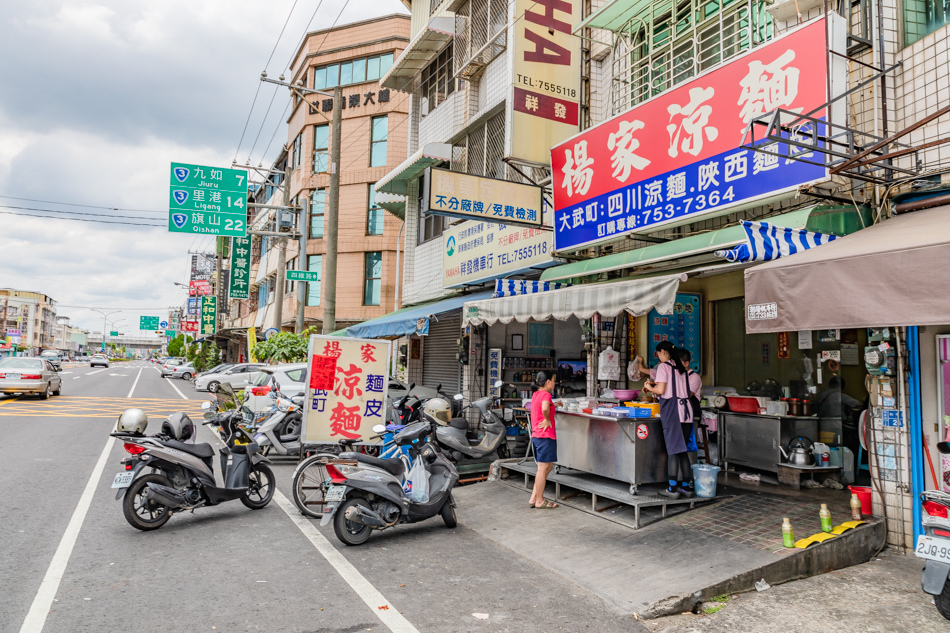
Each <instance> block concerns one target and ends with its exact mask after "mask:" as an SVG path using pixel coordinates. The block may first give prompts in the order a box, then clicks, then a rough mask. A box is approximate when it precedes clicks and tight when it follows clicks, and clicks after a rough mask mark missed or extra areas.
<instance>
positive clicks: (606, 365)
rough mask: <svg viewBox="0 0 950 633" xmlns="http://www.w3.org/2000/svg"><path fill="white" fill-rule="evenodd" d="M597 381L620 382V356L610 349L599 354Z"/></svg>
mask: <svg viewBox="0 0 950 633" xmlns="http://www.w3.org/2000/svg"><path fill="white" fill-rule="evenodd" d="M597 380H620V354H619V353H617V352H616V351H614V349H613V348H612V347H608V348H607V349H605V350H604V351H602V352H601V353H600V357H599V362H598V364H597Z"/></svg>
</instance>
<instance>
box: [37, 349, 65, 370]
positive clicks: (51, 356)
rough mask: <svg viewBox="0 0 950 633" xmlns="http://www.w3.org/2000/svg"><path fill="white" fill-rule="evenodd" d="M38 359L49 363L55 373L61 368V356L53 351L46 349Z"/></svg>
mask: <svg viewBox="0 0 950 633" xmlns="http://www.w3.org/2000/svg"><path fill="white" fill-rule="evenodd" d="M40 358H42V359H44V360H46V361H48V362H49V364H50V365H52V366H53V368H54V369H55V370H56V371H59V370H60V369H62V368H63V355H62V353H61V352H58V351H56V350H55V349H48V350H46V351H44V352H43V353H41V354H40Z"/></svg>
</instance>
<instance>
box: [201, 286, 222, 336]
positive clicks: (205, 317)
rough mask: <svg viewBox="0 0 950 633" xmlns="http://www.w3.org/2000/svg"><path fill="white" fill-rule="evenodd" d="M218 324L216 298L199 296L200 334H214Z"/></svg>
mask: <svg viewBox="0 0 950 633" xmlns="http://www.w3.org/2000/svg"><path fill="white" fill-rule="evenodd" d="M217 325H218V298H217V297H213V296H210V295H209V296H207V297H202V298H201V330H200V333H201V334H214V332H215V329H217Z"/></svg>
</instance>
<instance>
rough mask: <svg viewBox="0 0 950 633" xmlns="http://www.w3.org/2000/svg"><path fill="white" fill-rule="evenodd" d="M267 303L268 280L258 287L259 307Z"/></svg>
mask: <svg viewBox="0 0 950 633" xmlns="http://www.w3.org/2000/svg"><path fill="white" fill-rule="evenodd" d="M266 305H267V280H264V282H263V283H262V284H261V285H260V286H258V287H257V307H258V309H260V308H263V307H264V306H266Z"/></svg>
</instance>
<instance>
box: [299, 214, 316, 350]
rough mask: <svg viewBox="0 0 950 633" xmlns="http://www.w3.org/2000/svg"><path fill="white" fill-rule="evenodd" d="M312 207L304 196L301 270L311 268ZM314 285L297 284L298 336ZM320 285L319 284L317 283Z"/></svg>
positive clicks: (300, 232)
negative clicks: (308, 293) (310, 288)
mask: <svg viewBox="0 0 950 633" xmlns="http://www.w3.org/2000/svg"><path fill="white" fill-rule="evenodd" d="M309 210H310V205H309V204H308V201H307V199H306V196H304V199H303V200H301V204H300V209H299V210H298V211H297V213H298V214H299V215H298V216H297V232H298V233H299V234H300V236H299V238H298V240H299V241H298V246H297V251H298V255H297V259H298V260H299V261H300V264H299V267H298V269H299V270H310V266H309V265H308V264H307V235H308V233H309V231H308V229H309V228H310V227H308V226H307V216H308V215H309ZM311 283H314V282H311V281H298V282H297V327H296V331H297V334H300V333H301V332H303V326H304V318H305V313H304V309H305V308H306V306H307V290H308V289H309V287H310V286H309V284H311ZM316 283H319V282H316Z"/></svg>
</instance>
